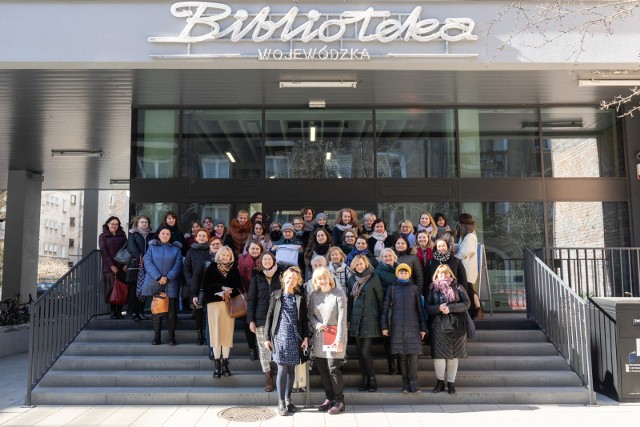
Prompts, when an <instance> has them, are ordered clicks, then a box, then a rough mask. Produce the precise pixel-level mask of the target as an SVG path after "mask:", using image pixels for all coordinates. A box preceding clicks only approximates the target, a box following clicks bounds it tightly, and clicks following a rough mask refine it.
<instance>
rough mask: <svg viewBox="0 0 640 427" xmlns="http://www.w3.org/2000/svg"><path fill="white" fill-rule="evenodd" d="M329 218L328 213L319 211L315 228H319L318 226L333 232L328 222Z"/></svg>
mask: <svg viewBox="0 0 640 427" xmlns="http://www.w3.org/2000/svg"><path fill="white" fill-rule="evenodd" d="M328 219H329V218H328V217H327V214H326V213H324V212H318V214H317V215H316V220H315V223H314V226H313V228H314V229H318V228H324V229H325V230H327V231H328V232H329V233H332V231H331V227H329V224H327V220H328Z"/></svg>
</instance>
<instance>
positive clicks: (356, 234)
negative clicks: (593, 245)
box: [99, 207, 483, 415]
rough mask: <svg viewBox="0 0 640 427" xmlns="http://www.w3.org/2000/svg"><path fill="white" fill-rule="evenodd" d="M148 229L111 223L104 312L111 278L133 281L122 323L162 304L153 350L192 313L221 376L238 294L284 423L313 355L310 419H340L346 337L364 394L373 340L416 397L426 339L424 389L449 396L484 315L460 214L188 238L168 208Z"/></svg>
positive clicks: (470, 226)
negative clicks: (431, 377) (431, 381)
mask: <svg viewBox="0 0 640 427" xmlns="http://www.w3.org/2000/svg"><path fill="white" fill-rule="evenodd" d="M150 222H151V221H150V219H149V218H148V217H147V216H144V215H141V216H137V217H135V218H134V219H133V220H132V221H131V228H130V229H129V235H128V237H127V235H126V233H125V232H124V230H123V228H122V226H121V223H120V220H119V219H118V218H117V217H113V216H112V217H110V218H109V219H108V220H107V221H106V222H105V224H104V230H103V233H102V234H101V235H100V238H99V246H100V250H101V255H102V260H103V278H104V288H105V301H106V302H107V303H108V301H109V295H110V292H111V289H112V288H113V284H114V282H115V279H116V278H118V279H119V280H121V281H123V282H125V283H127V285H128V286H129V302H128V309H127V315H128V316H130V317H131V318H132V319H134V320H145V319H146V316H145V314H144V307H145V299H146V298H148V297H151V296H153V295H154V294H156V293H157V292H159V291H163V292H166V294H167V295H168V298H169V312H168V313H167V314H160V315H158V314H154V315H152V318H153V325H154V337H153V341H152V344H153V345H159V344H161V329H162V319H163V317H165V316H166V317H167V318H168V330H169V340H168V343H169V345H176V344H177V342H176V336H175V329H176V323H177V313H178V311H179V309H180V307H181V306H182V307H191V310H192V317H193V318H194V319H195V323H196V330H197V339H196V344H197V345H204V344H205V342H206V343H207V344H208V345H209V349H210V350H209V357H210V359H212V360H213V361H214V369H213V377H214V378H220V377H221V376H230V375H231V370H230V367H229V356H230V351H231V348H232V347H233V335H234V328H235V323H236V322H235V319H233V318H231V317H230V316H229V315H228V312H227V303H228V302H229V301H230V299H231V298H233V297H234V296H237V295H240V294H242V295H244V296H245V297H246V300H247V306H248V307H247V315H246V317H243V318H242V319H243V320H244V325H245V328H244V329H245V336H246V338H247V343H248V345H249V349H250V358H251V359H252V360H256V359H259V360H260V364H261V368H262V371H263V372H264V375H265V391H267V392H270V391H273V390H274V388H275V389H277V393H278V400H279V406H278V410H279V413H280V414H281V415H286V414H287V413H290V412H295V411H296V410H297V408H296V407H295V405H294V404H293V403H292V401H291V393H292V391H293V390H294V383H295V382H298V384H299V385H300V384H304V379H303V378H301V377H302V376H304V372H305V370H307V369H308V368H307V361H308V360H310V361H311V362H312V364H313V367H315V368H316V369H317V371H318V372H319V373H320V376H321V379H322V383H323V387H324V390H325V394H326V400H325V402H323V403H322V404H321V405H320V406H319V410H321V411H327V412H328V413H330V414H338V413H340V412H343V411H344V409H345V402H344V393H343V389H344V382H343V379H342V371H341V366H342V364H343V363H344V360H345V357H346V348H347V341H348V339H349V338H351V339H352V340H353V342H354V343H355V345H356V350H357V357H358V361H359V366H360V369H361V372H362V385H361V386H360V387H359V390H360V391H369V392H375V391H377V382H376V370H375V368H374V363H373V357H372V345H373V344H374V341H382V342H383V344H384V348H385V351H386V354H387V362H388V368H389V374H397V373H398V371H399V373H400V374H401V377H402V392H403V393H420V392H421V391H420V388H419V384H418V376H417V371H418V356H419V355H421V354H422V353H423V350H422V345H423V343H424V341H423V340H424V339H425V338H426V337H427V336H428V343H429V344H430V348H431V356H432V358H433V359H434V366H435V371H436V377H437V383H436V385H435V387H434V389H433V392H434V393H439V392H442V391H444V390H445V382H446V389H447V391H448V393H451V394H453V393H455V385H454V384H455V377H456V372H457V369H458V359H459V358H464V357H466V355H467V349H466V340H467V337H468V336H472V335H471V334H472V333H471V332H470V330H472V329H473V327H472V326H473V325H472V323H473V321H472V317H473V318H474V319H476V320H479V319H481V318H482V316H483V311H482V306H481V305H480V301H479V299H478V296H477V292H476V291H475V290H474V285H475V281H476V280H477V277H478V270H477V257H476V255H477V254H476V248H477V237H476V234H475V221H474V219H473V217H472V216H471V215H470V214H467V213H463V214H461V215H460V216H459V219H458V226H457V227H456V228H452V227H450V226H448V224H447V220H446V218H445V216H444V215H442V214H436V215H435V216H433V217H432V216H431V215H430V214H429V213H427V212H424V213H423V214H422V215H421V216H420V218H419V220H418V222H417V224H416V226H415V227H414V225H413V223H412V222H411V221H410V220H408V219H404V220H403V221H401V222H400V224H399V227H398V228H399V232H398V233H397V235H393V234H392V233H390V232H388V231H387V229H388V227H387V223H386V222H385V221H384V220H383V219H381V218H377V217H376V215H375V214H373V213H367V214H366V215H365V216H364V217H363V222H362V224H361V223H360V221H359V219H358V216H357V213H356V212H355V211H354V210H353V209H349V208H344V209H341V210H340V211H339V212H338V214H337V215H336V218H335V224H334V226H333V228H332V227H330V226H329V224H328V218H327V215H326V214H324V213H323V212H320V213H317V214H316V213H315V212H314V210H313V209H312V208H310V207H305V208H303V209H302V210H301V215H300V216H299V217H295V218H293V221H291V222H285V223H279V222H277V221H268V220H267V218H265V217H264V216H263V215H262V213H260V212H258V213H255V214H254V215H253V216H251V217H249V214H248V212H247V211H239V212H238V214H237V215H236V217H235V218H234V219H233V220H232V221H231V223H230V224H229V226H228V227H226V224H225V222H224V221H223V220H220V219H213V218H209V217H207V218H204V220H203V221H202V222H199V221H194V222H193V223H192V224H191V228H190V230H189V232H188V233H187V234H183V233H182V232H181V230H180V226H179V221H178V216H177V214H176V213H175V212H168V213H167V214H166V215H165V216H164V218H163V221H162V223H161V224H160V226H159V227H158V228H157V229H156V230H154V229H153V228H152V227H151V224H150ZM456 237H457V238H458V243H457V244H455V243H454V241H455V239H456ZM123 246H126V248H127V250H128V251H129V254H130V255H131V261H130V262H129V264H128V265H122V264H119V263H118V262H117V261H116V260H115V255H116V253H117V252H118V251H119V250H120V249H121V248H122V247H123ZM122 309H123V307H122V306H116V305H112V306H111V317H112V318H113V319H118V318H122V317H123V316H122ZM296 367H298V368H300V369H296ZM445 374H446V377H445ZM274 376H275V379H274ZM445 379H446V381H445Z"/></svg>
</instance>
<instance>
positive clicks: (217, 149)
mask: <svg viewBox="0 0 640 427" xmlns="http://www.w3.org/2000/svg"><path fill="white" fill-rule="evenodd" d="M183 140H184V144H185V176H187V177H189V178H259V177H260V176H261V170H262V112H261V110H224V111H222V110H185V112H184V138H183Z"/></svg>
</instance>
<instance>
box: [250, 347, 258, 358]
mask: <svg viewBox="0 0 640 427" xmlns="http://www.w3.org/2000/svg"><path fill="white" fill-rule="evenodd" d="M249 360H251V361H254V360H258V354H257V353H256V349H255V348H252V349H251V350H249Z"/></svg>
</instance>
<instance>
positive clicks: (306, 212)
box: [303, 209, 313, 222]
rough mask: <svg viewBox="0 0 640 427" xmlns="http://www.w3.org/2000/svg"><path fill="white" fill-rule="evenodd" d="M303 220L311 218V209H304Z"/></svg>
mask: <svg viewBox="0 0 640 427" xmlns="http://www.w3.org/2000/svg"><path fill="white" fill-rule="evenodd" d="M303 217H304V220H305V221H307V222H309V221H311V220H312V219H313V211H312V210H311V209H307V210H306V211H304V215H303Z"/></svg>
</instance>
